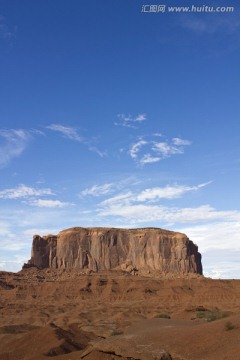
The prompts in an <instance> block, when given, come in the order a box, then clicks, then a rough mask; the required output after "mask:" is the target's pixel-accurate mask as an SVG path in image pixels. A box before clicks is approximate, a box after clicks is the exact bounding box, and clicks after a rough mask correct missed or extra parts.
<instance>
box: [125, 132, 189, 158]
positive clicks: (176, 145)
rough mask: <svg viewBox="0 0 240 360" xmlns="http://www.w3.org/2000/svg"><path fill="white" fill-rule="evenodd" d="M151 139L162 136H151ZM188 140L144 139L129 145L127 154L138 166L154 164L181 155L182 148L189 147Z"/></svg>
mask: <svg viewBox="0 0 240 360" xmlns="http://www.w3.org/2000/svg"><path fill="white" fill-rule="evenodd" d="M152 136H153V137H156V136H162V135H161V134H156V133H155V134H153V135H152ZM190 144H191V142H190V141H189V140H184V139H181V138H178V137H176V138H173V139H172V140H171V141H169V140H166V141H160V142H158V141H155V140H153V139H150V140H148V141H147V140H145V139H144V137H141V138H140V139H138V141H137V142H136V143H134V144H132V145H131V147H130V149H129V154H130V156H131V158H132V159H133V160H135V161H136V162H137V163H138V164H140V165H145V164H148V163H155V162H158V161H161V160H164V159H167V158H169V157H170V156H173V155H177V154H183V153H184V146H187V145H190Z"/></svg>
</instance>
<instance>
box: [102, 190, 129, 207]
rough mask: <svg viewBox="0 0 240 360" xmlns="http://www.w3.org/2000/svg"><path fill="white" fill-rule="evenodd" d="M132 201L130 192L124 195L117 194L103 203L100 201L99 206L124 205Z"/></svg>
mask: <svg viewBox="0 0 240 360" xmlns="http://www.w3.org/2000/svg"><path fill="white" fill-rule="evenodd" d="M132 199H133V193H132V192H131V191H129V192H127V193H125V194H119V195H116V196H113V197H111V198H109V199H106V200H104V201H102V202H101V203H100V205H104V206H106V205H107V206H109V205H110V206H112V205H113V206H115V205H116V204H117V205H120V206H121V205H125V204H126V203H127V204H128V203H129V202H130V201H131V200H132Z"/></svg>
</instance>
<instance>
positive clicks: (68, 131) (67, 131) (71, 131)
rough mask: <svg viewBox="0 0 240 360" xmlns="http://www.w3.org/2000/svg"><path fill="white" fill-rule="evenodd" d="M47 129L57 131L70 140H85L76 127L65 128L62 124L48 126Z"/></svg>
mask: <svg viewBox="0 0 240 360" xmlns="http://www.w3.org/2000/svg"><path fill="white" fill-rule="evenodd" d="M47 129H49V130H52V131H56V132H58V133H60V134H61V135H62V136H63V137H65V138H67V139H69V140H74V141H79V142H83V138H82V137H81V136H80V135H79V134H78V132H77V129H75V128H74V127H70V126H64V125H61V124H51V125H49V126H47Z"/></svg>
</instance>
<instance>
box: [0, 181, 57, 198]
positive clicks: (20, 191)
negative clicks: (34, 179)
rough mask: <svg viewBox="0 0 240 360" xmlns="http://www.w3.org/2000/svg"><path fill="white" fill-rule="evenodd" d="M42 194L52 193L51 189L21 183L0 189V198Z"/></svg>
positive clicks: (27, 196)
mask: <svg viewBox="0 0 240 360" xmlns="http://www.w3.org/2000/svg"><path fill="white" fill-rule="evenodd" d="M42 195H54V194H53V192H52V190H51V189H36V188H33V187H29V186H26V185H24V184H21V185H19V186H17V187H16V188H10V189H5V190H1V191H0V199H12V200H15V199H21V198H29V197H32V196H42Z"/></svg>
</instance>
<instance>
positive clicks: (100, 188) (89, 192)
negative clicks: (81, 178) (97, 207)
mask: <svg viewBox="0 0 240 360" xmlns="http://www.w3.org/2000/svg"><path fill="white" fill-rule="evenodd" d="M112 189H113V184H112V183H107V184H103V185H93V186H92V187H90V188H87V189H84V190H83V191H81V193H80V196H96V197H98V196H102V195H106V194H109V193H110V192H111V191H112Z"/></svg>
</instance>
